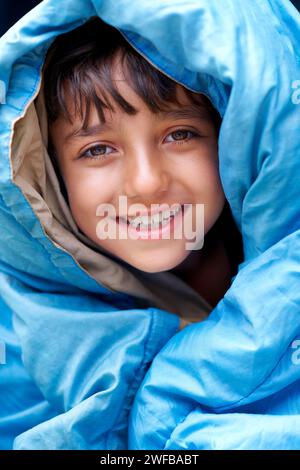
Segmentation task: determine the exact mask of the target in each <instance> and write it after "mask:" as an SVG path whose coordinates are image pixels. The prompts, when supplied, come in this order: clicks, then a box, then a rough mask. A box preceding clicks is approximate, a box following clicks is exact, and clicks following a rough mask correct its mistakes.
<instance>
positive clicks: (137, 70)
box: [44, 18, 220, 128]
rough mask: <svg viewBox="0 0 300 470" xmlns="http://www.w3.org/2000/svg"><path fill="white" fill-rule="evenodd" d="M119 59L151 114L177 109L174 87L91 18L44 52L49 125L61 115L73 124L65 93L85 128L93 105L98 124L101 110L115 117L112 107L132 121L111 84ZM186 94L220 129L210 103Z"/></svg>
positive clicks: (128, 107)
mask: <svg viewBox="0 0 300 470" xmlns="http://www.w3.org/2000/svg"><path fill="white" fill-rule="evenodd" d="M118 53H119V54H120V60H121V64H122V71H123V73H124V75H125V78H126V80H127V82H128V83H129V84H130V86H131V87H132V89H133V90H134V91H135V93H136V94H137V95H138V96H139V97H140V98H141V99H142V100H143V101H144V103H145V104H146V105H147V106H148V108H149V109H150V110H151V111H152V112H153V113H159V112H160V111H163V110H166V109H167V108H168V105H170V103H174V104H175V103H177V104H178V105H179V103H178V100H177V93H176V85H177V83H176V82H175V81H173V80H171V79H170V78H169V77H167V76H166V75H164V74H163V73H161V72H160V71H159V70H158V69H157V68H155V67H154V66H152V65H151V64H150V63H149V62H148V61H147V60H146V59H144V58H143V56H142V55H140V54H139V53H138V52H137V51H136V50H135V49H134V48H133V47H132V46H131V45H130V44H129V43H128V42H127V41H126V39H125V38H124V37H123V35H122V34H121V33H120V32H119V31H118V30H117V29H116V28H114V27H112V26H110V25H108V24H106V23H105V22H104V21H102V20H101V19H100V18H92V19H91V20H89V21H88V22H87V23H85V24H84V25H82V26H80V27H78V28H76V29H74V30H72V31H70V32H68V33H65V34H62V35H60V36H58V38H57V39H56V40H55V41H54V43H53V45H52V46H51V48H50V50H49V52H48V55H47V58H46V62H45V67H44V88H45V99H46V107H47V113H48V118H49V122H50V124H51V123H52V122H54V121H55V120H56V119H57V118H58V117H59V116H61V115H63V116H64V117H65V118H66V119H68V120H69V121H70V122H72V115H71V113H70V110H69V109H68V107H67V105H66V91H67V92H68V94H69V96H70V97H71V102H72V104H74V110H73V112H75V114H76V115H79V116H80V117H81V119H82V122H83V128H85V127H86V126H87V124H88V118H89V112H90V109H91V105H95V107H96V109H97V112H98V115H99V119H100V121H101V122H105V117H104V113H103V109H110V110H111V111H114V106H113V103H112V101H114V102H115V103H116V104H117V105H118V106H120V107H121V109H123V110H124V111H125V112H126V113H128V114H130V115H133V114H136V113H137V110H136V109H135V108H134V107H133V106H132V105H131V104H130V103H129V102H128V101H126V99H125V98H124V97H123V96H122V95H121V94H120V93H119V92H118V90H117V88H116V87H115V86H114V81H113V80H112V69H113V64H114V60H115V58H116V55H117V54H118ZM66 85H67V90H66ZM185 91H186V94H187V95H188V96H189V97H190V99H191V100H192V102H193V103H194V104H196V105H198V106H201V109H202V110H203V108H205V109H206V110H207V112H208V115H210V116H211V117H212V118H213V119H214V120H215V122H216V125H217V126H219V123H220V116H219V114H218V112H217V111H216V110H215V108H214V107H213V106H212V104H211V102H210V101H209V99H208V98H206V96H204V95H203V94H200V93H195V92H192V91H190V90H188V89H186V88H185ZM111 98H112V100H111Z"/></svg>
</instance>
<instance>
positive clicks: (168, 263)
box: [131, 258, 182, 273]
mask: <svg viewBox="0 0 300 470" xmlns="http://www.w3.org/2000/svg"><path fill="white" fill-rule="evenodd" d="M181 261H182V259H181V258H180V259H174V258H173V259H165V260H162V259H159V258H158V259H152V260H149V261H146V260H144V262H143V263H141V262H136V263H134V266H135V267H136V268H137V269H139V270H140V271H144V272H146V273H160V272H164V271H170V270H171V269H173V268H175V267H176V266H178V264H180V262H181ZM131 264H132V265H133V263H132V262H131Z"/></svg>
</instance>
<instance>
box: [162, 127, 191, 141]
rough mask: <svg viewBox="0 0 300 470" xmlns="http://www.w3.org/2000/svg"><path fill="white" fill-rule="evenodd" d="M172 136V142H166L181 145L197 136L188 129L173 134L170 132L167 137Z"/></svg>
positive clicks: (178, 130)
mask: <svg viewBox="0 0 300 470" xmlns="http://www.w3.org/2000/svg"><path fill="white" fill-rule="evenodd" d="M170 136H172V138H173V139H174V140H170V141H167V140H166V142H175V143H183V142H185V141H187V140H190V139H192V138H193V137H198V134H197V133H196V132H193V131H189V130H188V129H177V130H176V131H174V132H171V134H169V135H168V136H167V137H170Z"/></svg>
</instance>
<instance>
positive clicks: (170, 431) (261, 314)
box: [0, 0, 300, 449]
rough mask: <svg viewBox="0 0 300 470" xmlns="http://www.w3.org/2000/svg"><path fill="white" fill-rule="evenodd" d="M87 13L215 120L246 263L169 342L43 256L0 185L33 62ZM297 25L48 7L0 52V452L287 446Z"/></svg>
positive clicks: (293, 379) (263, 10)
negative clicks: (197, 98)
mask: <svg viewBox="0 0 300 470" xmlns="http://www.w3.org/2000/svg"><path fill="white" fill-rule="evenodd" d="M58 11H59V14H58ZM94 15H99V17H101V18H102V19H103V20H104V21H106V22H108V23H109V24H112V25H113V26H115V27H117V28H118V29H119V30H120V31H121V32H122V33H123V34H124V36H125V37H126V38H127V40H128V41H129V42H130V43H131V44H132V45H133V46H134V47H135V48H136V49H137V50H138V51H139V52H140V53H141V54H142V55H143V56H144V57H146V58H147V59H148V60H149V61H150V62H151V63H152V64H153V65H155V66H156V67H158V68H159V69H160V70H161V71H163V72H164V73H166V74H167V75H168V76H170V77H172V78H173V79H174V80H176V81H178V82H179V83H181V84H183V85H185V86H186V87H188V88H190V89H192V90H194V91H198V92H202V93H205V94H206V95H207V96H208V97H209V98H210V99H211V101H212V103H213V104H214V105H215V106H216V108H217V109H218V110H219V112H220V114H221V116H222V118H223V120H222V126H221V132H220V137H219V155H220V174H221V179H222V184H223V187H224V191H225V194H226V197H227V199H228V201H229V204H230V206H231V209H232V212H233V215H234V218H235V220H236V223H237V225H238V227H239V229H240V231H241V233H242V237H243V243H244V251H245V262H244V263H243V264H242V265H240V267H239V272H238V274H237V275H236V276H235V278H234V279H233V282H232V285H231V287H230V289H229V290H228V292H227V293H226V295H225V297H224V299H223V300H221V301H220V303H219V304H218V305H217V307H216V308H215V309H214V310H213V312H212V313H211V315H210V316H209V317H208V319H207V320H205V321H204V322H202V323H198V324H194V325H191V326H189V327H187V328H185V329H184V330H183V331H181V332H179V333H177V334H175V333H176V331H177V329H178V321H179V320H178V317H176V316H174V315H171V314H169V313H168V312H165V311H161V310H159V309H154V308H153V309H151V308H150V309H148V310H140V309H136V308H135V305H134V301H133V299H131V298H130V297H129V296H126V295H122V294H118V293H115V294H112V293H111V292H109V291H107V289H105V288H104V287H103V286H100V285H99V284H97V283H96V282H95V280H93V279H92V278H90V277H89V276H88V275H87V274H86V273H85V272H83V271H82V270H81V269H80V268H79V267H78V266H77V265H76V263H75V262H74V260H73V259H72V258H71V257H70V256H69V255H68V254H67V253H65V252H63V251H61V250H59V249H58V248H57V247H56V246H55V245H54V244H52V243H51V241H50V240H49V239H48V238H47V237H46V236H45V234H44V232H43V230H42V228H41V226H40V224H39V222H38V220H37V218H36V217H35V215H34V213H33V212H32V210H31V208H30V206H29V204H28V203H27V201H26V200H25V199H24V197H23V196H22V194H21V192H20V191H19V189H18V188H17V187H16V186H15V185H14V184H13V183H12V181H11V174H10V173H11V168H10V162H9V145H10V139H11V130H12V123H13V122H14V121H15V120H16V119H18V117H20V116H22V115H23V113H24V111H25V109H26V107H27V105H28V103H29V102H30V101H32V99H33V97H34V96H35V93H36V90H37V89H38V84H39V80H40V70H41V67H42V64H43V61H44V58H45V53H46V51H47V49H48V47H49V45H50V44H51V42H52V41H53V39H54V38H55V37H56V36H57V35H58V34H60V33H62V32H65V31H69V30H71V29H73V28H75V27H76V26H79V25H80V24H82V23H83V22H85V21H86V20H87V19H88V18H90V17H91V16H94ZM299 18H300V17H299V14H298V12H297V10H296V9H295V8H294V7H293V5H292V4H291V3H290V2H289V1H288V0H222V2H220V1H218V0H209V1H208V0H197V2H195V1H186V0H170V1H168V2H161V0H151V2H150V1H148V2H147V1H145V2H141V1H139V0H119V1H118V2H115V1H112V0H102V1H97V0H93V1H88V0H65V1H64V8H63V9H62V8H61V7H60V3H59V2H58V0H48V1H44V2H42V3H41V4H40V5H39V6H38V7H36V8H35V9H34V10H33V11H32V12H30V13H29V14H28V15H26V16H25V17H24V18H23V19H22V20H20V21H19V22H18V23H17V24H16V25H15V26H14V27H13V28H12V29H11V30H9V31H8V32H7V33H6V35H4V36H3V37H2V39H1V42H0V51H1V53H0V80H1V81H2V82H1V83H2V85H1V102H2V103H3V104H2V105H1V106H0V141H1V150H0V151H1V158H0V224H1V232H0V237H1V244H0V262H1V282H0V294H1V298H2V301H1V302H2V303H1V313H2V315H1V317H2V318H3V320H1V324H0V328H1V330H0V338H1V339H3V341H4V342H5V344H6V346H7V358H6V365H0V374H1V375H0V380H1V384H2V385H1V387H2V390H3V391H2V393H1V395H0V401H1V406H0V442H1V446H2V447H3V448H10V447H11V446H12V445H14V448H15V449H32V448H35V449H48V448H51V449H65V448H72V449H73V448H74V449H124V448H130V449H151V448H153V449H215V448H218V449H235V448H238V449H246V448H247V449H271V448H285V449H296V448H299V447H300V437H299V436H300V433H299V418H298V416H299V410H300V401H299V376H300V359H299V356H298V355H297V347H298V346H299V344H300V343H299V339H300V312H299V310H300V309H299V307H300V294H299V265H300V260H299V256H300V255H299V253H300V231H299V226H300V200H299V196H298V193H299V187H300V171H299V170H300V169H299V166H300V163H299V162H300V159H299V148H300V145H299V144H300V132H299V126H300V105H299V102H300V91H299V89H300V84H299V80H300V60H299V39H300V20H299ZM4 102H5V103H4ZM32 259H34V263H32ZM29 260H30V261H31V262H30V263H29ZM152 361H153V362H152ZM17 385H18V386H17ZM128 419H129V422H128ZM13 442H14V444H13Z"/></svg>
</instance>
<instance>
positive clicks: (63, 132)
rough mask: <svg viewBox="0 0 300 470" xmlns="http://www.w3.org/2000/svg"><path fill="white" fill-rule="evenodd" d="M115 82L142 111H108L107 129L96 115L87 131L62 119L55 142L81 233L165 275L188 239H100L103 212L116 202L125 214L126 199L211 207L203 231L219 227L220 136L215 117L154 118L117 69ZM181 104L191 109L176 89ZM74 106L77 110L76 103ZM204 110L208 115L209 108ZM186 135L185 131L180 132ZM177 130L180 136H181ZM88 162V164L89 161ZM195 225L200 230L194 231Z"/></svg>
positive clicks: (180, 257) (148, 203)
mask: <svg viewBox="0 0 300 470" xmlns="http://www.w3.org/2000/svg"><path fill="white" fill-rule="evenodd" d="M113 78H114V79H115V80H117V87H118V90H119V91H120V93H121V95H122V96H124V97H125V98H126V100H127V101H128V102H129V103H130V104H132V105H133V106H134V107H135V108H136V109H138V110H139V112H138V113H137V114H136V115H129V114H127V113H126V112H125V111H123V110H121V109H120V108H118V107H115V112H111V111H109V110H104V114H105V118H106V125H104V126H102V128H101V125H100V123H99V118H98V114H97V112H96V109H93V110H92V111H91V115H90V118H89V124H88V131H87V132H83V131H81V132H80V131H79V132H77V133H76V135H74V132H75V131H77V130H78V129H79V130H80V128H81V126H82V122H81V119H80V118H79V117H78V118H77V119H75V120H74V122H73V124H70V123H69V122H68V121H67V120H65V119H64V118H63V117H59V118H58V119H57V120H56V121H55V123H54V124H53V125H52V127H51V129H50V133H51V138H52V142H53V145H54V148H55V151H56V154H57V159H58V163H59V166H60V170H61V173H62V177H63V179H64V182H65V185H66V189H67V192H68V197H69V204H70V208H71V211H72V214H73V217H74V219H75V221H76V223H77V225H78V227H79V228H80V229H81V230H82V232H84V233H85V234H86V235H87V236H88V237H89V238H90V239H91V240H93V241H94V242H96V243H97V244H98V245H99V246H101V247H103V248H104V249H105V250H107V251H109V252H110V253H112V254H113V255H115V256H117V257H119V258H121V259H122V260H124V261H125V262H127V263H129V264H130V265H132V266H134V267H136V268H138V269H140V270H142V271H146V272H159V271H166V270H170V269H172V268H174V267H175V266H177V265H178V264H180V263H181V262H182V261H184V259H185V258H186V257H187V256H188V255H189V254H190V251H187V249H186V241H187V240H186V238H185V237H184V236H183V237H182V238H181V239H174V237H172V236H171V237H169V239H158V240H157V239H138V240H133V239H131V238H130V237H127V239H118V237H117V239H105V240H101V239H99V238H98V236H97V231H96V227H97V224H98V223H99V220H100V219H101V217H100V218H99V215H97V214H96V211H97V207H98V206H99V205H100V204H103V203H109V204H112V205H113V206H114V207H115V209H116V214H117V215H124V214H123V213H122V214H120V212H119V210H118V209H119V196H120V195H122V196H127V207H128V212H127V214H131V213H132V211H130V205H131V204H135V203H140V204H143V205H145V206H146V208H147V210H148V212H149V213H150V212H151V204H163V203H165V204H168V205H169V206H172V205H173V204H175V203H177V204H180V205H183V204H193V205H194V206H192V207H191V208H190V210H192V211H193V212H192V214H193V217H195V216H196V206H195V204H197V203H198V204H204V231H205V233H206V232H207V231H208V230H209V229H210V228H211V227H212V225H213V224H214V223H215V221H216V220H217V218H218V217H219V215H220V213H221V211H222V208H223V206H224V202H225V198H224V193H223V190H222V186H221V182H220V178H219V172H218V138H217V131H216V128H215V125H214V123H213V120H212V118H211V117H210V116H209V113H206V112H204V113H203V116H202V115H201V113H200V111H199V110H198V113H197V114H198V115H197V114H196V113H194V116H189V115H188V114H187V115H186V116H176V115H174V114H173V115H166V114H163V113H159V114H154V113H152V112H151V111H150V110H149V109H148V107H147V106H146V104H145V103H144V102H143V101H142V100H141V98H139V96H138V95H137V94H136V93H135V92H134V91H133V90H132V88H130V86H129V85H128V83H127V82H126V81H125V80H124V77H123V74H122V72H121V70H119V69H116V70H115V71H114V74H113ZM177 90H178V97H179V100H180V103H181V106H180V107H179V106H178V105H175V104H174V105H173V104H172V105H170V106H171V108H172V110H177V111H178V110H183V107H184V109H188V110H191V109H192V103H191V100H190V98H189V97H188V96H187V95H186V94H185V92H184V88H183V87H181V86H180V85H178V86H177ZM68 105H69V106H70V107H72V102H71V100H70V99H69V102H68ZM204 111H205V110H204ZM179 130H180V131H181V132H178V131H179ZM176 132H177V134H176ZM84 156H86V157H89V158H84ZM194 227H195V225H194Z"/></svg>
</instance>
